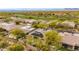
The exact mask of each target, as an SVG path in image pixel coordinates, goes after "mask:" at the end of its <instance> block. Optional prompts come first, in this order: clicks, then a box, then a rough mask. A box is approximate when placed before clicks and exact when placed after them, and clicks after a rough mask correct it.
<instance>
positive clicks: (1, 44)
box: [0, 40, 8, 48]
mask: <svg viewBox="0 0 79 59" xmlns="http://www.w3.org/2000/svg"><path fill="white" fill-rule="evenodd" d="M7 46H8V42H6V41H4V40H3V41H1V42H0V48H5V47H7Z"/></svg>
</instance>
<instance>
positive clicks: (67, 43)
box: [59, 32, 79, 50]
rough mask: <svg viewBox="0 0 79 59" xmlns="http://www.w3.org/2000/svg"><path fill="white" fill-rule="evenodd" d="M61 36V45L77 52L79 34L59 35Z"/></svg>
mask: <svg viewBox="0 0 79 59" xmlns="http://www.w3.org/2000/svg"><path fill="white" fill-rule="evenodd" d="M59 34H60V35H61V36H62V38H63V39H62V41H61V43H62V45H63V46H64V47H65V48H68V49H71V50H79V34H76V33H74V34H71V33H67V32H64V33H59Z"/></svg>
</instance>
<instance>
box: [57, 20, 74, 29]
mask: <svg viewBox="0 0 79 59" xmlns="http://www.w3.org/2000/svg"><path fill="white" fill-rule="evenodd" d="M57 26H60V27H65V26H66V27H70V28H74V27H75V23H74V22H69V21H64V22H62V23H58V24H57Z"/></svg>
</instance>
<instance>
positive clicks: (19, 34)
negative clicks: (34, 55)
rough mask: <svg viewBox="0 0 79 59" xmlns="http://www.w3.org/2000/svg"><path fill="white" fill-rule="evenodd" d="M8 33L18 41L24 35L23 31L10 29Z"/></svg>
mask: <svg viewBox="0 0 79 59" xmlns="http://www.w3.org/2000/svg"><path fill="white" fill-rule="evenodd" d="M10 33H11V34H12V35H13V36H15V37H16V39H19V38H24V37H25V33H24V31H23V30H21V29H12V30H11V31H10Z"/></svg>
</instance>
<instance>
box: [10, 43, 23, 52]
mask: <svg viewBox="0 0 79 59" xmlns="http://www.w3.org/2000/svg"><path fill="white" fill-rule="evenodd" d="M8 50H10V51H23V50H24V47H23V45H21V44H13V45H11V46H9V47H8Z"/></svg>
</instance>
